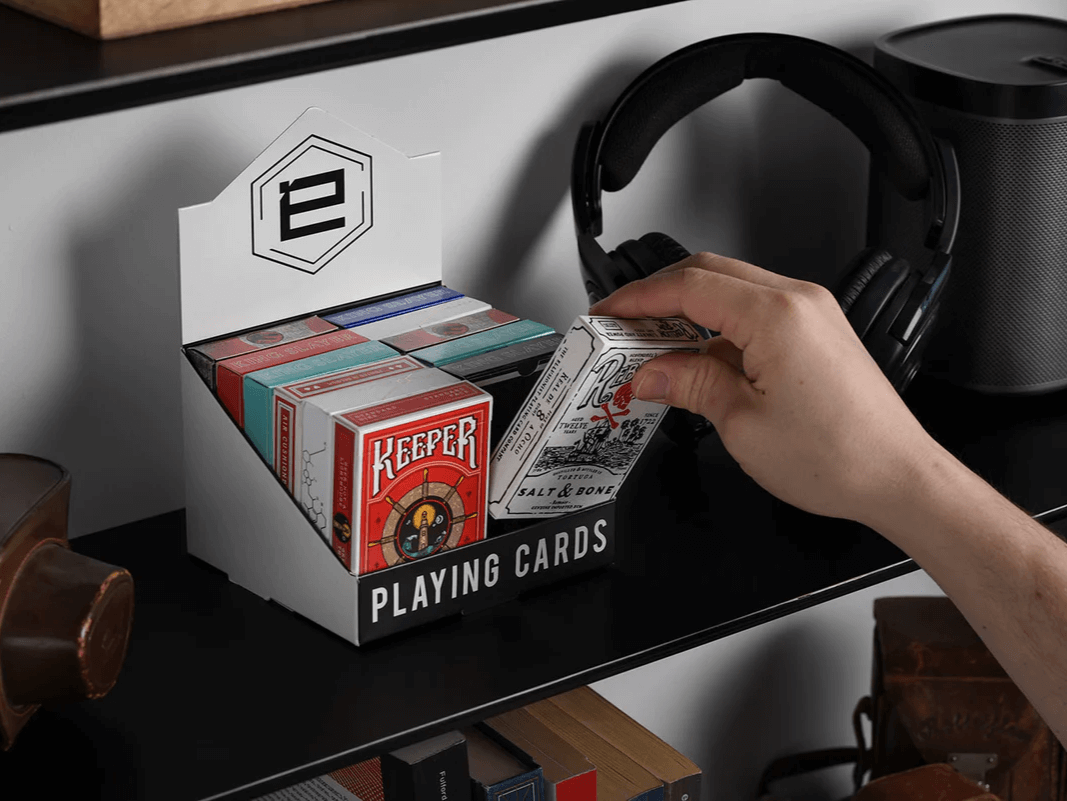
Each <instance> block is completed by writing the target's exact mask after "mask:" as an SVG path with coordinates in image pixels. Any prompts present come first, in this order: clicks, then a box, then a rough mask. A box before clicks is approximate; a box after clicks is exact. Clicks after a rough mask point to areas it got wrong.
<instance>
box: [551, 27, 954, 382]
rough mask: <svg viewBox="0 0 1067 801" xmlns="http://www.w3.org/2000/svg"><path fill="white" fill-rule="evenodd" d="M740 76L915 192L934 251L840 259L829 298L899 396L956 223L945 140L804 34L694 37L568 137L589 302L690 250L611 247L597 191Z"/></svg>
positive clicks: (926, 327) (860, 66) (630, 171)
mask: <svg viewBox="0 0 1067 801" xmlns="http://www.w3.org/2000/svg"><path fill="white" fill-rule="evenodd" d="M749 78H771V79H773V80H776V81H779V82H780V83H781V84H782V85H783V86H786V87H788V88H789V89H791V90H792V91H793V92H795V93H796V94H798V95H800V96H801V97H804V98H806V99H807V100H809V101H810V102H812V103H814V104H815V105H817V106H819V107H820V108H822V109H823V110H825V111H826V112H828V113H829V114H830V115H831V116H833V117H835V118H836V119H838V120H840V121H841V123H843V124H844V125H845V127H847V128H848V129H849V130H850V131H852V132H853V133H854V134H855V135H856V136H857V137H858V138H859V139H860V140H861V141H862V142H863V143H864V144H865V145H866V146H867V149H868V151H870V154H871V166H872V172H873V171H874V170H878V171H880V172H881V173H882V174H884V175H885V176H886V178H887V179H888V181H889V183H890V185H891V186H893V187H894V189H895V190H896V191H897V192H898V193H899V194H900V195H902V196H903V197H905V198H907V199H908V200H920V199H921V200H923V201H924V205H925V220H926V223H927V231H926V236H925V239H924V246H925V247H926V248H927V249H928V250H931V251H933V255H932V257H931V258H930V261H929V263H928V264H927V265H925V267H924V268H923V269H914V268H912V267H911V266H910V265H909V264H908V263H907V262H906V261H905V260H904V259H901V258H896V257H894V256H893V255H892V254H890V253H888V252H887V251H885V250H880V249H877V248H866V249H864V250H862V251H860V253H859V254H857V255H856V256H855V257H854V258H853V259H852V260H851V261H850V263H849V266H848V269H847V270H846V272H845V277H844V279H843V280H842V282H841V284H840V286H839V287H838V288H837V290H836V292H835V295H836V297H837V299H838V301H839V302H840V304H841V308H842V309H843V310H844V312H845V314H846V316H847V317H848V320H849V322H850V323H851V324H852V327H853V329H855V331H856V334H857V335H858V336H859V337H860V339H861V340H862V341H863V343H864V345H865V346H866V347H867V350H868V351H869V352H870V354H871V355H872V356H873V357H874V359H875V361H876V362H877V363H878V365H879V366H880V367H881V368H882V371H883V372H884V373H885V374H886V376H888V378H889V380H890V381H891V382H892V383H893V386H894V387H896V389H897V391H898V392H903V391H904V389H905V388H906V387H907V385H908V384H909V383H910V381H911V379H912V378H913V377H914V376H915V373H916V371H917V370H918V368H919V361H920V358H921V355H922V351H923V349H924V348H925V345H926V342H927V340H928V336H927V334H928V333H929V332H930V330H931V325H932V323H933V321H934V319H935V317H936V314H937V309H938V306H939V303H940V300H941V297H942V294H943V292H944V288H945V283H946V280H947V278H948V274H949V270H950V265H951V260H952V258H951V250H952V244H953V241H954V240H955V237H956V228H957V224H958V220H959V174H958V170H957V165H956V156H955V153H954V152H953V150H952V148H951V147H950V146H949V145H948V143H946V142H943V141H941V140H938V139H935V138H934V136H933V135H932V134H931V133H930V131H929V130H928V129H927V128H926V126H925V125H924V124H923V122H922V121H921V119H920V118H919V115H918V113H917V112H916V111H915V109H914V108H913V107H912V106H911V104H910V103H909V102H908V100H907V98H905V97H904V96H903V95H902V94H901V93H900V92H899V90H897V89H896V87H894V86H893V85H892V84H891V83H890V82H889V81H888V80H887V79H886V78H885V77H883V76H882V75H881V74H880V73H878V72H876V71H875V70H874V69H873V68H872V67H870V66H868V65H867V64H865V63H864V62H863V61H861V60H859V59H858V58H855V57H854V56H852V55H849V54H848V53H846V52H844V51H842V50H838V49H837V48H835V47H831V46H830V45H827V44H823V43H822V42H817V41H814V40H811V39H803V38H800V37H797V36H787V35H783V34H772V33H756V34H739V35H734V36H723V37H720V38H716V39H708V40H706V41H703V42H697V43H696V44H693V45H690V46H689V47H686V48H684V49H682V50H679V51H677V52H675V53H672V54H671V55H669V56H667V57H666V58H664V59H662V60H661V61H658V62H656V63H655V64H653V65H652V66H651V67H649V68H648V69H647V70H645V71H644V72H643V73H642V74H641V75H640V76H638V77H637V79H636V80H635V81H634V82H633V83H631V84H630V86H629V87H627V88H626V90H625V91H624V92H623V93H622V95H620V96H619V98H618V99H617V100H616V101H615V103H614V105H613V106H612V107H611V109H610V110H609V111H608V113H607V114H606V115H605V116H604V118H603V119H602V120H600V121H598V122H591V123H586V124H585V125H584V126H583V127H582V130H581V133H580V134H579V136H578V142H577V146H576V148H575V152H574V162H573V164H572V169H571V203H572V205H573V209H574V222H575V228H576V231H577V234H578V254H579V257H580V258H581V263H582V274H583V278H584V279H585V287H586V291H587V292H588V293H589V300H590V303H593V302H595V301H597V300H600V299H601V298H604V297H606V296H607V295H609V294H611V293H612V292H613V291H615V290H616V289H618V288H619V287H621V286H622V285H624V284H626V283H628V282H630V281H634V280H637V279H640V278H644V277H646V276H649V275H651V274H652V273H654V272H656V271H657V270H659V269H661V268H662V267H666V266H667V265H669V264H673V263H675V262H677V261H680V260H681V259H683V258H685V257H686V256H688V255H689V252H688V251H687V250H686V249H685V248H684V247H682V246H681V245H680V244H678V243H677V242H675V241H674V240H673V239H671V238H670V237H669V236H667V235H666V234H660V233H650V234H645V235H644V236H642V237H640V238H639V239H631V240H628V241H626V242H623V243H622V244H621V245H619V246H618V247H617V248H616V249H615V250H613V251H612V252H610V253H607V252H605V251H604V249H603V248H602V247H601V246H600V244H599V243H598V242H597V241H596V237H597V236H599V235H600V233H601V232H602V231H603V216H602V211H601V205H600V193H601V191H606V192H617V191H619V190H620V189H623V188H624V187H625V186H626V185H627V184H629V183H630V181H631V180H633V178H634V176H635V175H636V174H637V172H638V170H639V169H640V168H641V165H642V164H644V162H645V159H646V158H647V157H648V154H649V153H650V152H651V150H652V148H653V146H654V145H655V144H656V142H658V141H659V139H660V137H661V136H663V134H664V133H666V132H667V130H668V129H670V128H671V126H673V125H674V124H675V123H676V122H678V121H679V120H680V119H682V118H683V117H685V116H686V115H687V114H689V113H690V112H692V111H694V110H695V109H697V108H699V107H700V106H702V105H704V104H705V103H707V102H708V101H709V100H712V99H713V98H716V97H718V96H719V95H721V94H723V93H724V92H726V91H728V90H730V89H733V88H734V87H735V86H739V85H740V84H741V83H742V82H743V81H745V80H748V79H749Z"/></svg>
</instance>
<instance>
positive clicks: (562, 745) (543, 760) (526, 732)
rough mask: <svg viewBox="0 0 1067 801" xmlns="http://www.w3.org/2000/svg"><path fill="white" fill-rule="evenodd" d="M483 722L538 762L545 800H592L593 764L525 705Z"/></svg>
mask: <svg viewBox="0 0 1067 801" xmlns="http://www.w3.org/2000/svg"><path fill="white" fill-rule="evenodd" d="M483 725H484V726H485V727H486V728H488V729H490V730H491V731H493V732H494V733H495V734H496V735H497V736H499V737H503V738H504V739H506V740H508V741H509V742H511V743H514V744H515V745H516V746H517V747H519V748H521V749H522V750H523V751H525V752H526V753H527V754H529V755H530V758H531V759H533V760H534V761H535V762H536V763H537V764H538V765H540V766H541V773H542V775H543V776H544V780H545V801H596V766H595V765H593V763H592V762H590V761H589V760H588V759H586V758H585V756H583V755H582V752H581V751H579V750H578V749H577V748H575V747H574V746H573V745H571V744H570V743H568V742H567V741H566V740H564V739H563V738H562V737H560V736H559V735H558V734H556V733H555V732H553V731H552V729H550V728H548V726H546V725H545V724H544V723H542V722H541V721H539V720H538V719H537V718H535V717H534V716H533V715H531V714H530V713H529V712H527V711H526V710H525V709H512V710H511V711H509V712H505V713H503V714H502V715H497V716H495V717H492V718H489V719H488V720H486V721H485V723H484V724H483ZM694 801H696V799H694Z"/></svg>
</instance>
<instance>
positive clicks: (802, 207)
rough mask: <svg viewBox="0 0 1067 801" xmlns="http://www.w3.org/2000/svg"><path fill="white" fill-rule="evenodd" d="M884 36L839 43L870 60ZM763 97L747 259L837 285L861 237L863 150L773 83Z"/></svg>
mask: <svg viewBox="0 0 1067 801" xmlns="http://www.w3.org/2000/svg"><path fill="white" fill-rule="evenodd" d="M881 33H882V31H880V30H878V31H872V32H871V34H870V38H869V39H863V38H860V39H853V40H852V41H849V42H844V43H840V42H839V43H836V46H838V47H840V48H841V49H843V50H845V51H846V52H848V53H850V54H851V55H853V56H856V57H857V58H859V59H860V60H862V61H864V62H866V63H867V64H870V63H871V57H872V52H873V48H872V45H871V42H872V41H873V40H874V39H875V38H876V37H877V36H878V35H880V34H881ZM767 100H768V101H770V102H765V103H762V104H761V105H760V106H759V112H758V115H757V126H756V130H757V132H758V134H759V141H758V144H757V147H758V150H759V152H760V154H761V164H760V170H759V179H758V183H757V185H756V186H755V187H753V190H754V191H753V193H752V195H751V196H749V197H748V198H746V201H747V203H746V213H745V214H744V215H743V219H744V220H745V221H746V230H745V234H744V252H745V254H746V255H745V257H744V258H746V259H748V260H750V261H753V262H754V263H756V264H759V265H761V266H764V267H766V268H767V269H770V270H774V271H775V272H781V273H785V274H787V275H791V276H793V277H795V278H801V279H803V280H806V281H815V282H817V283H821V284H824V285H826V286H828V287H829V288H831V289H834V288H835V287H836V286H837V285H838V283H839V282H840V280H841V279H842V278H843V277H844V273H845V270H846V267H847V265H848V263H849V262H850V260H851V259H852V258H853V256H855V255H856V253H857V252H859V250H860V249H861V248H862V247H863V246H864V244H865V240H866V220H867V184H868V176H867V170H868V162H869V158H868V152H867V149H866V147H865V146H864V144H863V143H862V142H861V141H860V140H859V139H858V138H857V137H856V136H855V134H853V133H852V132H851V131H850V130H849V129H848V128H846V127H845V126H844V125H843V124H842V123H841V122H839V121H838V120H836V119H835V118H833V117H831V116H830V115H829V114H828V113H826V112H825V111H823V110H822V109H820V108H819V107H817V106H815V105H814V104H812V103H810V102H809V101H807V100H805V99H804V98H802V97H800V96H799V95H796V94H794V93H793V92H791V91H790V90H787V89H785V88H784V87H782V86H780V85H778V84H772V91H771V92H770V93H769V96H768V98H767ZM769 234H773V235H769Z"/></svg>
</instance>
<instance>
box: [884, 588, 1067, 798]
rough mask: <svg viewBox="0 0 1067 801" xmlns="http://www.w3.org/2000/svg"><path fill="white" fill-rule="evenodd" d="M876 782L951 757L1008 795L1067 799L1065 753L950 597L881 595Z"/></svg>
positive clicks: (991, 787) (955, 763)
mask: <svg viewBox="0 0 1067 801" xmlns="http://www.w3.org/2000/svg"><path fill="white" fill-rule="evenodd" d="M874 617H875V637H874V671H873V675H872V688H871V689H872V693H871V695H872V698H873V700H874V704H873V707H874V708H873V710H872V711H873V715H872V718H873V724H874V725H873V743H872V754H871V755H870V757H871V758H870V764H871V766H872V771H871V779H872V780H873V779H877V778H879V777H880V776H886V775H888V774H892V773H898V772H900V771H904V770H907V769H909V768H914V767H917V766H919V765H922V764H924V763H931V762H944V763H948V764H950V765H953V766H954V767H955V768H957V769H958V770H959V772H960V773H962V774H964V775H965V776H968V777H969V778H971V779H973V780H974V781H976V782H978V783H980V784H983V785H987V788H986V789H987V790H988V792H991V793H993V794H994V795H996V796H998V797H1000V798H1002V799H1004V801H1060V800H1061V799H1063V798H1064V788H1065V781H1064V764H1063V759H1064V752H1063V749H1062V748H1061V747H1060V744H1059V742H1058V741H1057V740H1056V738H1055V736H1054V735H1053V733H1052V731H1051V730H1050V729H1049V728H1048V726H1046V725H1045V723H1044V721H1043V720H1042V719H1041V718H1040V716H1038V714H1037V712H1036V711H1035V710H1034V708H1033V707H1032V706H1031V705H1030V703H1029V701H1027V700H1026V697H1025V696H1024V695H1023V694H1022V691H1020V690H1019V688H1018V687H1016V686H1015V683H1014V682H1013V681H1012V680H1011V679H1010V678H1009V677H1008V675H1007V674H1006V673H1005V672H1004V669H1003V668H1002V667H1001V666H1000V664H999V663H998V662H997V661H996V659H994V657H993V655H992V654H991V653H990V652H989V650H988V649H987V648H986V646H985V644H984V643H983V642H982V640H981V639H980V638H979V637H978V635H977V634H976V633H975V632H974V630H973V629H972V628H971V627H970V625H969V624H968V623H967V621H966V619H965V618H964V617H963V615H962V614H960V612H959V611H958V610H957V609H956V607H955V605H954V604H953V603H952V602H951V601H950V600H949V599H948V598H944V597H932V598H926V597H913V598H879V599H878V600H876V601H875V602H874Z"/></svg>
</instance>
